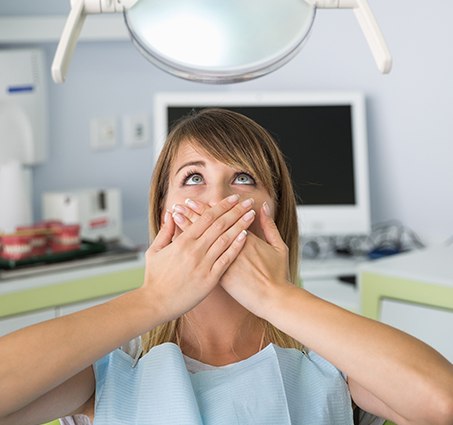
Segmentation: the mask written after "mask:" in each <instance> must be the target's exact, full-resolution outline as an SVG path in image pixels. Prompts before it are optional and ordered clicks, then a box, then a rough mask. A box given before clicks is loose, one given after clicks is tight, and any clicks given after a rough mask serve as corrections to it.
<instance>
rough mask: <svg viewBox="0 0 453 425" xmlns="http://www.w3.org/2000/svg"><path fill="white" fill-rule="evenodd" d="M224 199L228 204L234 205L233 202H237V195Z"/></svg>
mask: <svg viewBox="0 0 453 425" xmlns="http://www.w3.org/2000/svg"><path fill="white" fill-rule="evenodd" d="M226 199H227V201H228V202H229V203H230V204H234V203H235V202H237V201H238V200H239V195H238V194H237V193H235V194H234V195H230V196H228V198H226Z"/></svg>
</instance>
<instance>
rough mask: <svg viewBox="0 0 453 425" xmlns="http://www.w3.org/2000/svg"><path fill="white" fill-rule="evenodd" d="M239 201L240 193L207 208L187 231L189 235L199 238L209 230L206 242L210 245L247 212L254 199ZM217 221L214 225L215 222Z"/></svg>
mask: <svg viewBox="0 0 453 425" xmlns="http://www.w3.org/2000/svg"><path fill="white" fill-rule="evenodd" d="M247 201H248V203H245V204H244V202H245V201H243V202H241V203H240V204H239V203H238V202H239V195H236V194H235V195H230V196H228V197H227V198H225V199H223V200H222V201H220V202H219V203H218V204H216V205H215V206H213V207H212V208H207V209H206V211H205V212H204V213H203V214H202V215H201V216H200V217H199V219H198V220H197V221H196V222H195V223H193V225H192V226H191V227H190V229H188V230H187V231H186V232H185V233H186V234H187V236H188V237H191V238H193V239H198V238H199V237H200V236H201V235H203V234H204V233H205V232H206V231H207V230H211V232H209V237H208V238H206V242H207V243H208V244H209V245H208V246H210V245H211V244H212V242H214V240H215V239H217V238H218V237H219V236H220V235H221V234H222V233H223V232H224V231H225V230H226V229H227V228H228V227H231V225H232V224H234V223H235V222H236V221H237V220H238V219H239V218H240V217H241V216H242V215H243V214H244V213H245V212H247V211H248V210H249V209H251V207H252V204H253V200H247ZM214 223H216V224H215V225H214V226H213V224H214Z"/></svg>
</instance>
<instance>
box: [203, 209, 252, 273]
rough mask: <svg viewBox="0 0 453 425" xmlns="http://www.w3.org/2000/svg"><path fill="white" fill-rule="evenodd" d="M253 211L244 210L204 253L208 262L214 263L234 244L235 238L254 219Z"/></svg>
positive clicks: (241, 233)
mask: <svg viewBox="0 0 453 425" xmlns="http://www.w3.org/2000/svg"><path fill="white" fill-rule="evenodd" d="M255 215H256V214H255V211H254V210H250V211H248V212H246V213H245V214H244V215H243V216H242V217H241V218H240V219H239V220H238V221H237V222H236V223H235V224H234V225H233V226H231V227H230V228H229V229H228V230H226V231H225V232H224V233H223V234H222V235H220V236H219V237H218V238H217V240H216V241H215V242H214V243H213V244H212V245H211V247H210V248H209V250H208V252H207V253H206V259H207V261H208V262H211V263H213V264H214V263H215V262H216V261H217V260H218V259H219V258H220V257H221V256H222V255H223V254H224V253H225V252H226V251H227V250H228V249H229V248H230V246H231V245H232V244H234V241H235V239H236V238H237V237H238V236H240V235H243V231H244V230H247V229H248V228H249V227H250V225H251V224H252V223H253V220H254V219H255Z"/></svg>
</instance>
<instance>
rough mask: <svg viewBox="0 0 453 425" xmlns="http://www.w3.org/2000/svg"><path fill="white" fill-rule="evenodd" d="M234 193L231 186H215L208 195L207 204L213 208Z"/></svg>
mask: <svg viewBox="0 0 453 425" xmlns="http://www.w3.org/2000/svg"><path fill="white" fill-rule="evenodd" d="M232 194H233V191H232V190H231V187H229V186H223V185H222V186H215V187H213V188H212V189H211V190H210V191H209V192H208V193H207V194H206V195H207V200H206V201H207V203H208V205H209V206H211V207H213V206H214V205H216V204H217V203H219V202H220V201H221V200H222V199H224V198H226V197H227V196H229V195H232Z"/></svg>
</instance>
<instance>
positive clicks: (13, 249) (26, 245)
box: [1, 234, 32, 260]
mask: <svg viewBox="0 0 453 425" xmlns="http://www.w3.org/2000/svg"><path fill="white" fill-rule="evenodd" d="M31 240H32V237H31V236H30V235H16V234H12V235H3V236H2V251H1V257H2V258H4V259H5V260H23V259H25V258H29V257H30V256H31V253H32V245H31Z"/></svg>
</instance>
